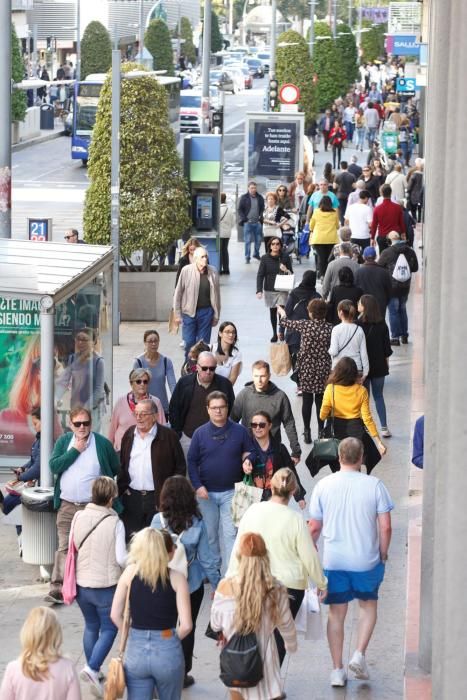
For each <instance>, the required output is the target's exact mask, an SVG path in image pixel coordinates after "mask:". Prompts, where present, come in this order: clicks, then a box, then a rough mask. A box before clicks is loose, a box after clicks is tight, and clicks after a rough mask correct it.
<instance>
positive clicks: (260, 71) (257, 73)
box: [243, 58, 264, 78]
mask: <svg viewBox="0 0 467 700" xmlns="http://www.w3.org/2000/svg"><path fill="white" fill-rule="evenodd" d="M243 63H244V64H245V65H246V66H247V67H248V68H249V69H250V73H251V72H252V71H253V70H254V73H252V75H253V77H254V78H264V66H263V62H262V61H261V60H260V59H259V58H245V60H244V61H243Z"/></svg>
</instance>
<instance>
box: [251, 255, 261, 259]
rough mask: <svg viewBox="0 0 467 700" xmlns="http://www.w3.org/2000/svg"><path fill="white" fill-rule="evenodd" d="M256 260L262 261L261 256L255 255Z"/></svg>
mask: <svg viewBox="0 0 467 700" xmlns="http://www.w3.org/2000/svg"><path fill="white" fill-rule="evenodd" d="M253 257H254V259H255V260H261V257H260V256H259V255H253Z"/></svg>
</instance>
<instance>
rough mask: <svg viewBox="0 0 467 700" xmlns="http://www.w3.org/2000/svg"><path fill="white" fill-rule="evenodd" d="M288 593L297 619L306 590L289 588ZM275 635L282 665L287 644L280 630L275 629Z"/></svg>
mask: <svg viewBox="0 0 467 700" xmlns="http://www.w3.org/2000/svg"><path fill="white" fill-rule="evenodd" d="M287 593H288V594H289V605H290V612H291V613H292V617H293V619H294V620H295V618H296V617H297V613H298V611H299V610H300V605H301V604H302V600H303V596H304V595H305V591H301V590H298V589H297V588H287ZM274 637H275V639H276V644H277V651H278V653H279V663H280V665H281V666H282V662H283V661H284V659H285V644H284V640H283V639H282V636H281V634H280V632H279V630H277V629H276V630H274Z"/></svg>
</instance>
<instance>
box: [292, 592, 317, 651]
mask: <svg viewBox="0 0 467 700" xmlns="http://www.w3.org/2000/svg"><path fill="white" fill-rule="evenodd" d="M295 627H296V628H297V632H298V634H303V635H304V637H305V639H308V640H313V641H315V642H317V641H319V640H321V639H324V632H323V623H322V621H321V608H320V604H319V600H318V592H317V590H316V588H314V587H309V588H307V589H306V591H305V595H304V596H303V601H302V604H301V606H300V609H299V611H298V613H297V616H296V618H295Z"/></svg>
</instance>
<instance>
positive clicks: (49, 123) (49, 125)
mask: <svg viewBox="0 0 467 700" xmlns="http://www.w3.org/2000/svg"><path fill="white" fill-rule="evenodd" d="M40 128H41V129H53V128H54V106H53V105H49V104H43V105H41V123H40Z"/></svg>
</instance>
